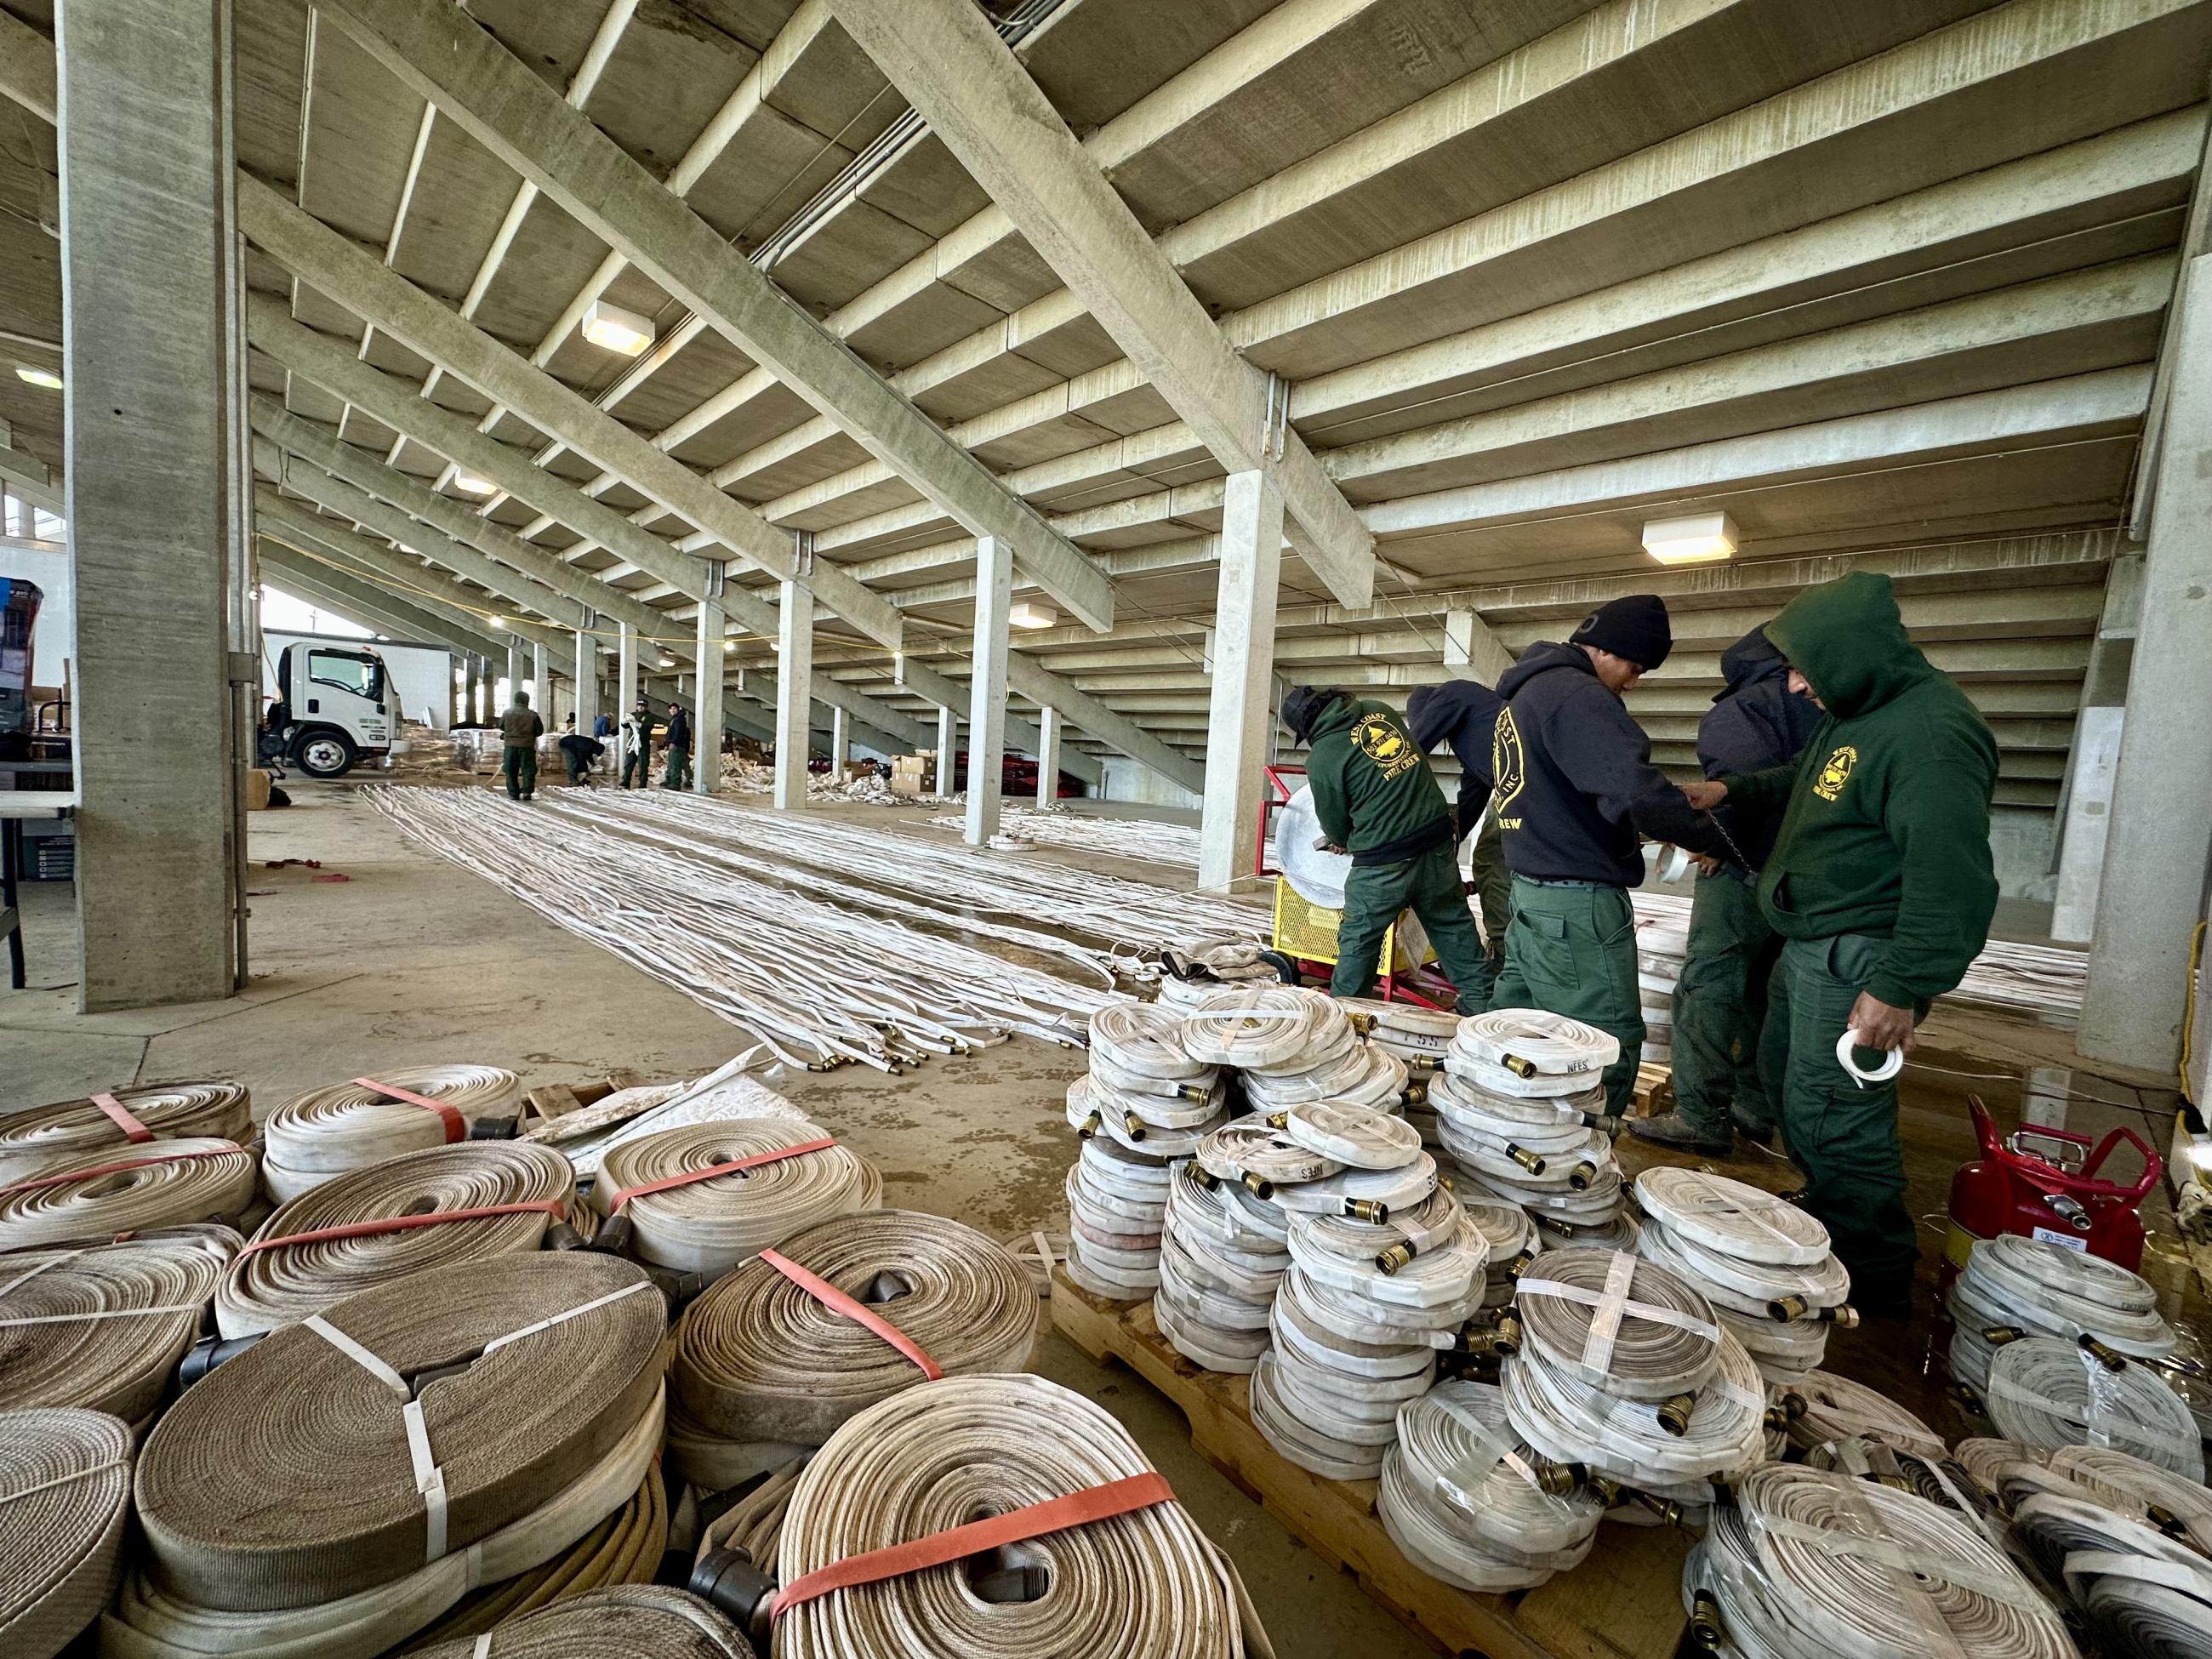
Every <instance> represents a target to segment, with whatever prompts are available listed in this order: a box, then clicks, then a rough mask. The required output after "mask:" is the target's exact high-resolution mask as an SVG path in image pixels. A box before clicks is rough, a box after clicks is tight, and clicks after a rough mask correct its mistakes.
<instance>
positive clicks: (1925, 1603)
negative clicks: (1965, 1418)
mask: <svg viewBox="0 0 2212 1659" xmlns="http://www.w3.org/2000/svg"><path fill="white" fill-rule="evenodd" d="M1683 1595H1684V1600H1685V1601H1686V1603H1687V1604H1688V1606H1689V1609H1690V1617H1691V1629H1692V1634H1693V1636H1694V1637H1695V1638H1696V1639H1697V1640H1698V1641H1699V1644H1700V1645H1703V1646H1705V1647H1706V1648H1707V1649H1708V1650H1709V1651H1712V1652H1716V1653H1722V1654H1728V1655H1741V1656H1743V1659H1832V1656H1835V1655H1838V1654H1849V1655H1851V1656H1854V1659H1929V1656H1930V1655H1936V1656H1943V1659H1961V1656H1965V1655H1972V1656H1973V1659H2074V1656H2075V1647H2074V1644H2073V1641H2072V1639H2071V1638H2069V1636H2068V1634H2067V1632H2066V1627H2065V1626H2064V1625H2063V1623H2062V1622H2060V1620H2059V1619H2058V1618H2057V1615H2056V1614H2055V1613H2053V1612H2052V1611H2051V1608H2050V1607H2049V1605H2048V1604H2047V1603H2046V1602H2045V1601H2044V1599H2043V1598H2042V1597H2041V1596H2040V1595H2038V1594H2037V1592H2036V1590H2035V1589H2034V1587H2033V1585H2031V1584H2030V1583H2028V1581H2027V1579H2026V1578H2025V1577H2022V1576H2021V1573H2020V1571H2019V1570H2018V1569H2017V1568H2016V1567H2015V1566H2014V1565H2013V1564H2012V1563H2011V1562H2010V1561H2009V1560H2008V1559H2007V1558H2006V1556H2005V1554H2004V1552H2003V1551H2002V1549H2001V1548H2000V1547H1998V1546H1997V1545H1996V1544H1995V1543H1993V1542H1991V1541H1990V1540H1989V1539H1988V1538H1987V1537H1985V1536H1984V1534H1982V1532H1981V1531H1980V1529H1979V1528H1978V1527H1976V1526H1975V1525H1974V1524H1973V1523H1972V1522H1971V1521H1969V1520H1967V1519H1966V1518H1965V1517H1963V1516H1959V1515H1957V1514H1954V1513H1953V1512H1952V1511H1950V1510H1946V1509H1942V1508H1941V1507H1939V1506H1938V1505H1936V1504H1931V1503H1929V1502H1928V1501H1927V1500H1926V1499H1924V1498H1918V1497H1915V1496H1914V1495H1913V1494H1911V1493H1910V1492H1899V1491H1895V1490H1893V1489H1892V1488H1890V1487H1887V1486H1880V1485H1876V1484H1875V1483H1873V1482H1869V1481H1863V1480H1852V1479H1850V1477H1848V1476H1845V1475H1842V1474H1835V1473H1832V1472H1831V1471H1826V1470H1820V1469H1808V1468H1800V1467H1797V1466H1795V1465H1790V1464H1780V1463H1777V1464H1770V1465H1768V1466H1767V1467H1765V1468H1760V1469H1756V1470H1754V1471H1753V1472H1751V1473H1750V1474H1747V1475H1745V1476H1744V1477H1743V1479H1742V1480H1741V1481H1740V1482H1738V1483H1737V1484H1736V1486H1735V1492H1734V1498H1733V1501H1732V1502H1727V1503H1722V1504H1716V1505H1715V1506H1714V1509H1713V1515H1712V1522H1711V1528H1710V1529H1709V1530H1708V1531H1707V1533H1706V1534H1705V1541H1704V1542H1702V1543H1701V1544H1699V1546H1698V1547H1697V1548H1696V1549H1694V1550H1693V1551H1692V1552H1691V1554H1690V1559H1689V1562H1688V1564H1687V1565H1686V1568H1685V1570H1684V1572H1683Z"/></svg>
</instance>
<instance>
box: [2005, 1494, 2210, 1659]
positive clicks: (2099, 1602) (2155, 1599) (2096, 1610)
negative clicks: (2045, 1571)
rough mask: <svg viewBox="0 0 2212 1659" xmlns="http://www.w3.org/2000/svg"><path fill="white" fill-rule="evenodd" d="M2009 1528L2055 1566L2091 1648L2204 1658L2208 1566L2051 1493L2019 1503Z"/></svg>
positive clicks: (2116, 1518)
mask: <svg viewBox="0 0 2212 1659" xmlns="http://www.w3.org/2000/svg"><path fill="white" fill-rule="evenodd" d="M2013 1529H2014V1531H2015V1533H2017V1534H2019V1535H2020V1536H2021V1537H2022V1538H2024V1539H2026V1540H2027V1542H2028V1547H2030V1548H2031V1549H2032V1550H2033V1551H2034V1553H2035V1554H2036V1556H2037V1558H2038V1559H2039V1560H2044V1561H2053V1562H2056V1563H2057V1564H2058V1565H2057V1572H2058V1574H2059V1577H2060V1580H2061V1582H2062V1583H2063V1584H2064V1585H2065V1588H2066V1593H2067V1594H2068V1595H2070V1596H2072V1597H2073V1599H2074V1602H2075V1605H2076V1606H2077V1607H2080V1608H2081V1611H2082V1612H2083V1613H2085V1614H2086V1615H2087V1618H2088V1620H2089V1625H2090V1628H2091V1630H2092V1631H2093V1632H2094V1636H2095V1639H2096V1642H2097V1645H2098V1647H2099V1649H2100V1650H2101V1651H2102V1652H2104V1653H2106V1654H2108V1655H2112V1656H2116V1659H2182V1656H2195V1659H2202V1656H2204V1655H2207V1654H2212V1560H2207V1559H2205V1557H2204V1556H2203V1553H2200V1552H2199V1551H2197V1549H2195V1548H2192V1547H2191V1546H2190V1545H2188V1544H2185V1543H2183V1542H2181V1541H2178V1540H2176V1539H2174V1538H2172V1537H2171V1536H2169V1535H2168V1534H2166V1533H2164V1532H2161V1531H2160V1530H2158V1529H2157V1528H2154V1527H2151V1526H2148V1525H2147V1524H2145V1523H2144V1522H2140V1521H2133V1520H2130V1519H2128V1518H2127V1517H2126V1516H2122V1515H2119V1514H2117V1513H2115V1512H2114V1511H2113V1510H2109V1509H2106V1508H2105V1507H2104V1506H2103V1505H2102V1504H2096V1503H2092V1502H2088V1501H2086V1500H2084V1499H2081V1498H2069V1497H2063V1496H2060V1495H2057V1494H2055V1493H2047V1492H2046V1493H2039V1494H2037V1495H2035V1496H2033V1497H2030V1498H2023V1499H2022V1500H2021V1502H2020V1504H2018V1505H2017V1506H2016V1507H2015V1509H2014V1510H2013Z"/></svg>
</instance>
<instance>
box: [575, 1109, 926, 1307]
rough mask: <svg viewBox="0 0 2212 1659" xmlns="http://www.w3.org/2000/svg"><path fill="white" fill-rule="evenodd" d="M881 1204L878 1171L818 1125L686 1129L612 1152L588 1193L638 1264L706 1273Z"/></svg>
mask: <svg viewBox="0 0 2212 1659" xmlns="http://www.w3.org/2000/svg"><path fill="white" fill-rule="evenodd" d="M717 1172H718V1173H717ZM883 1201H884V1182H883V1176H881V1175H880V1174H879V1173H878V1171H877V1170H876V1166H875V1165H874V1164H871V1163H869V1162H868V1160H867V1159H866V1158H862V1157H861V1156H860V1154H859V1153H858V1152H854V1151H853V1150H852V1149H851V1148H850V1147H848V1146H840V1145H839V1144H837V1142H836V1141H835V1140H833V1139H831V1138H830V1137H829V1133H828V1132H827V1131H826V1130H823V1129H822V1128H820V1127H817V1126H816V1125H814V1124H811V1123H805V1122H787V1121H783V1120H781V1119H776V1118H740V1119H735V1120H732V1121H726V1122H720V1123H691V1124H684V1125H682V1126H680V1127H676V1128H673V1129H660V1130H656V1131H655V1132H654V1133H652V1134H649V1135H644V1136H641V1137H640V1138H639V1139H635V1140H629V1141H624V1142H623V1144H622V1145H620V1146H615V1147H612V1148H611V1149H610V1150H609V1151H608V1152H607V1154H606V1157H605V1159H604V1160H603V1161H602V1162H601V1164H600V1166H599V1180H598V1181H597V1182H594V1183H593V1185H592V1206H593V1207H595V1208H596V1209H598V1210H599V1212H600V1213H601V1214H603V1215H621V1216H624V1217H626V1218H628V1219H629V1223H630V1225H632V1226H633V1227H634V1228H635V1229H636V1241H637V1242H636V1246H635V1249H636V1254H637V1255H638V1257H639V1259H640V1260H641V1261H649V1262H652V1263H653V1264H655V1265H656V1266H659V1267H674V1268H678V1269H679V1270H683V1271H686V1272H699V1273H710V1274H720V1273H727V1272H728V1271H729V1270H730V1269H731V1268H732V1267H736V1266H737V1265H738V1263H739V1262H740V1261H745V1260H747V1259H748V1258H750V1257H751V1256H752V1255H755V1254H756V1253H757V1252H758V1251H760V1250H762V1249H765V1248H766V1247H768V1246H769V1245H771V1244H774V1243H775V1242H776V1241H777V1240H779V1239H782V1238H787V1237H790V1236H791V1235H792V1234H793V1233H795V1232H799V1231H803V1230H804V1229H805V1228H808V1227H811V1226H813V1225H815V1224H816V1223H817V1222H821V1221H827V1220H829V1218H831V1217H832V1216H840V1215H852V1214H855V1213H857V1212H861V1211H865V1210H875V1209H880V1208H881V1207H882V1206H883Z"/></svg>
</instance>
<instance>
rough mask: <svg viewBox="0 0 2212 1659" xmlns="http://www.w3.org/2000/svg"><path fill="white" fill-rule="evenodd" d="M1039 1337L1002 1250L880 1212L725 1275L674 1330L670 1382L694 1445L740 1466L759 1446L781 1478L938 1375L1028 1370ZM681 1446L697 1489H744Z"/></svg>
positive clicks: (802, 1235) (1025, 1294)
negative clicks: (734, 1456)
mask: <svg viewBox="0 0 2212 1659" xmlns="http://www.w3.org/2000/svg"><path fill="white" fill-rule="evenodd" d="M793 1269H796V1270H797V1271H796V1272H793ZM810 1280H811V1281H814V1282H812V1283H810V1282H809V1281H810ZM823 1286H826V1287H827V1289H828V1291H829V1292H830V1295H829V1297H824V1296H823V1295H821V1294H820V1293H819V1289H818V1287H823ZM838 1297H843V1298H846V1299H847V1300H848V1301H849V1302H850V1303H851V1304H854V1305H856V1306H858V1307H859V1308H860V1309H861V1310H863V1311H864V1312H865V1313H866V1315H869V1316H872V1317H874V1318H875V1319H878V1320H880V1321H882V1322H884V1323H885V1324H886V1326H887V1327H888V1329H889V1333H890V1334H884V1333H883V1332H879V1331H878V1330H876V1329H874V1328H872V1327H871V1326H869V1325H868V1323H867V1322H866V1320H865V1319H856V1318H854V1316H852V1315H851V1314H850V1313H849V1312H848V1311H846V1310H844V1308H843V1307H842V1305H841V1304H840V1303H839V1302H838V1300H837V1298H838ZM892 1336H896V1337H898V1338H901V1339H902V1340H903V1341H904V1343H905V1344H907V1345H908V1346H907V1347H902V1346H897V1345H896V1344H895V1343H894V1342H893V1341H892V1340H891V1337H892ZM1036 1340H1037V1302H1036V1291H1033V1290H1032V1289H1031V1288H1030V1282H1029V1275H1028V1274H1027V1273H1024V1271H1023V1269H1022V1267H1021V1266H1020V1264H1019V1263H1018V1262H1017V1261H1014V1259H1013V1257H1012V1256H1011V1255H1008V1254H1007V1253H1006V1249H1005V1248H1004V1247H1003V1246H1001V1245H1000V1244H998V1243H995V1242H994V1241H993V1240H991V1239H989V1238H987V1237H984V1236H983V1235H982V1234H981V1233H979V1232H977V1231H975V1229H974V1228H972V1227H967V1226H963V1225H962V1224H960V1223H959V1222H957V1221H952V1220H948V1219H946V1218H944V1217H942V1216H933V1215H923V1214H919V1213H916V1212H910V1211H903V1210H881V1211H876V1212H872V1213H869V1214H864V1215H848V1216H841V1217H838V1218H836V1219H834V1220H829V1221H825V1222H822V1223H820V1224H819V1225H816V1226H812V1227H809V1228H807V1229H805V1231H802V1232H799V1233H796V1234H793V1236H792V1237H788V1238H786V1239H784V1240H783V1241H781V1243H779V1244H778V1245H777V1246H776V1247H775V1249H774V1251H773V1252H772V1254H771V1255H764V1256H760V1257H757V1258H755V1259H754V1260H753V1261H749V1262H747V1263H746V1264H745V1265H744V1266H743V1267H739V1268H738V1269H737V1270H736V1271H735V1272H733V1273H727V1274H726V1275H724V1276H723V1277H722V1278H721V1279H717V1280H716V1281H715V1282H714V1284H713V1285H710V1286H709V1287H708V1290H707V1291H706V1292H705V1294H703V1295H702V1296H701V1297H699V1299H698V1300H697V1301H696V1302H694V1303H693V1304H691V1305H690V1307H689V1308H688V1309H686V1310H684V1317H683V1319H682V1321H681V1322H679V1323H678V1327H677V1332H676V1359H675V1363H674V1365H673V1367H672V1369H671V1373H670V1382H671V1386H672V1387H673V1389H674V1391H675V1395H676V1400H677V1402H678V1407H679V1408H680V1415H681V1418H682V1419H684V1421H686V1422H687V1423H688V1425H689V1426H690V1435H691V1437H692V1438H693V1439H694V1440H703V1441H711V1442H719V1443H722V1444H723V1445H725V1446H731V1447H734V1448H736V1449H738V1451H739V1455H740V1457H741V1458H742V1457H743V1454H744V1449H745V1448H747V1447H748V1446H750V1447H751V1448H752V1449H754V1450H755V1451H756V1452H757V1454H758V1455H756V1456H755V1457H754V1458H753V1459H752V1460H751V1461H752V1462H757V1463H758V1464H760V1465H762V1466H763V1467H771V1468H772V1467H775V1466H776V1465H777V1464H780V1463H781V1462H787V1461H788V1460H789V1458H790V1457H791V1456H792V1455H793V1452H792V1451H791V1449H792V1448H799V1449H805V1448H809V1447H813V1446H818V1445H820V1444H822V1443H823V1442H824V1441H825V1440H827V1439H828V1438H829V1437H830V1435H831V1434H833V1433H834V1432H835V1431H836V1429H837V1428H838V1426H839V1425H842V1423H844V1422H845V1421H846V1420H847V1419H849V1418H851V1417H853V1416H854V1415H855V1414H857V1413H860V1412H861V1411H864V1410H866V1408H867V1407H870V1406H872V1405H874V1404H875V1403H876V1402H877V1401H879V1400H883V1399H885V1398H887V1397H889V1396H890V1395H893V1394H896V1392H898V1391H899V1390H900V1389H905V1388H909V1387H911V1386H913V1385H914V1384H915V1383H920V1382H922V1381H924V1380H925V1379H926V1378H927V1377H930V1376H945V1375H966V1374H972V1373H976V1372H988V1371H1016V1370H1024V1369H1025V1368H1026V1367H1027V1366H1028V1364H1029V1363H1030V1358H1031V1357H1032V1355H1033V1353H1034V1352H1035V1349H1036ZM909 1348H911V1350H912V1351H913V1352H909V1351H908V1349H909ZM917 1356H918V1357H917ZM762 1443H765V1444H764V1445H763V1444H762ZM672 1444H673V1445H674V1446H675V1448H676V1449H677V1451H678V1467H679V1468H680V1469H681V1470H682V1472H683V1474H684V1477H685V1478H686V1479H687V1480H690V1482H691V1484H692V1485H693V1486H697V1487H699V1488H700V1489H701V1490H702V1491H706V1492H713V1491H718V1490H721V1489H723V1488H724V1487H726V1486H730V1485H732V1484H734V1482H733V1481H731V1480H724V1479H720V1478H719V1476H718V1475H717V1474H715V1473H714V1471H713V1470H711V1469H710V1468H704V1467H699V1466H702V1465H704V1464H709V1463H712V1462H714V1457H713V1455H712V1454H711V1452H709V1451H708V1449H704V1448H701V1447H699V1446H697V1445H696V1444H689V1445H687V1444H686V1443H685V1442H684V1441H672Z"/></svg>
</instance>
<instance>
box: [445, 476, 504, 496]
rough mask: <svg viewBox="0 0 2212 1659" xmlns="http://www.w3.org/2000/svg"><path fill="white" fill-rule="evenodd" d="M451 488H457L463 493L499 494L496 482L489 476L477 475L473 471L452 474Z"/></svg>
mask: <svg viewBox="0 0 2212 1659" xmlns="http://www.w3.org/2000/svg"><path fill="white" fill-rule="evenodd" d="M453 488H454V489H458V490H459V491H460V492H461V493H462V494H463V495H497V494H499V486H498V485H497V484H495V483H493V482H492V481H491V480H490V479H489V478H486V477H479V476H478V475H477V474H476V473H474V472H456V473H455V474H453Z"/></svg>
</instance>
